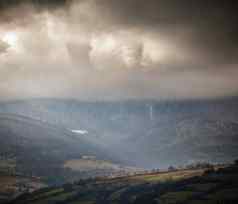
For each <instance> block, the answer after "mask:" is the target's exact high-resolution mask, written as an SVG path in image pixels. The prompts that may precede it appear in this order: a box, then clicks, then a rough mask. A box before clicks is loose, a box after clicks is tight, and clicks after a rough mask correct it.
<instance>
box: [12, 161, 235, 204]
mask: <svg viewBox="0 0 238 204" xmlns="http://www.w3.org/2000/svg"><path fill="white" fill-rule="evenodd" d="M13 203H17V204H21V203H24V204H27V203H31V204H47V203H51V204H52V203H57V204H60V203H61V204H62V203H67V204H96V203H103V204H109V203H112V204H118V203H123V204H130V203H135V204H140V203H148V204H149V203H152V204H153V203H154V204H155V203H162V204H180V203H182V204H186V203H189V204H190V203H191V204H200V203H201V204H203V203H205V204H206V203H207V204H217V203H238V166H235V165H232V166H230V167H226V168H224V169H218V170H216V171H213V172H209V173H208V172H207V173H204V171H202V170H187V171H182V170H181V171H175V172H165V173H154V174H144V175H137V176H131V177H124V178H115V179H96V180H87V181H81V182H79V183H78V184H74V185H65V186H64V188H54V189H53V188H51V189H45V190H44V189H43V190H40V191H38V192H35V193H32V194H30V195H25V196H22V197H19V198H18V199H17V200H16V201H15V202H13Z"/></svg>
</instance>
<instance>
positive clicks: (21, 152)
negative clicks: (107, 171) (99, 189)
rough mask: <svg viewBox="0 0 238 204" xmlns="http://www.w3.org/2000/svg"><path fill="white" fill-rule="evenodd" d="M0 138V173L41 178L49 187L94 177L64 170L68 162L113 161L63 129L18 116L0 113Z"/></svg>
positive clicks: (101, 150) (106, 154)
mask: <svg viewBox="0 0 238 204" xmlns="http://www.w3.org/2000/svg"><path fill="white" fill-rule="evenodd" d="M0 136H1V137H0V167H1V168H0V173H1V172H2V173H4V174H11V175H12V174H16V175H23V176H36V177H41V178H43V179H44V181H46V182H47V183H49V184H57V183H63V182H65V181H67V180H71V179H72V178H73V177H76V178H84V177H88V176H93V175H90V174H88V173H87V172H85V175H84V173H83V172H81V171H72V170H71V169H70V168H65V167H64V164H65V162H67V161H68V160H72V159H81V158H82V157H83V156H84V155H95V156H96V159H98V160H100V159H101V160H108V161H112V160H113V158H114V157H113V156H112V154H110V155H109V154H108V153H107V152H106V151H105V150H103V149H101V148H99V147H97V146H95V145H93V144H91V143H90V142H88V141H87V140H86V139H85V138H83V137H80V136H79V135H76V134H74V133H72V132H71V131H69V130H67V129H66V128H63V127H60V126H57V125H52V124H50V123H47V122H43V121H41V120H36V119H32V118H29V117H25V116H24V117H23V116H20V115H13V114H0ZM8 163H9V164H11V165H8ZM89 169H90V168H88V169H87V170H89ZM101 173H103V169H102V172H101Z"/></svg>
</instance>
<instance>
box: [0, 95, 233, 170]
mask: <svg viewBox="0 0 238 204" xmlns="http://www.w3.org/2000/svg"><path fill="white" fill-rule="evenodd" d="M0 113H7V114H9V113H11V114H20V115H24V116H27V117H31V118H34V119H38V120H41V121H44V122H46V123H50V124H54V125H56V126H57V127H64V128H65V129H67V130H86V131H87V132H88V134H82V135H79V134H78V135H77V136H78V137H80V138H82V139H85V140H86V141H88V142H89V143H90V144H93V145H94V146H96V147H99V148H102V149H106V150H107V151H108V152H110V154H111V153H113V154H115V155H116V156H118V157H119V159H120V160H121V161H122V162H124V163H125V164H129V165H137V166H140V167H149V168H151V167H167V166H169V165H171V164H178V165H183V164H187V163H190V162H196V161H199V160H203V161H213V162H223V161H224V162H225V161H233V160H234V159H235V158H236V157H237V156H238V139H237V138H238V125H237V124H238V123H237V122H238V98H236V97H233V98H225V99H214V100H197V101H196V100H193V101H168V102H165V101H164V102H159V101H154V100H151V101H149V100H147V101H136V100H134V101H133V100H131V101H118V102H82V101H77V100H61V99H32V100H25V101H12V102H8V103H4V102H2V103H0ZM70 134H71V133H70Z"/></svg>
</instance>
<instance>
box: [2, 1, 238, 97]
mask: <svg viewBox="0 0 238 204" xmlns="http://www.w3.org/2000/svg"><path fill="white" fill-rule="evenodd" d="M7 2H8V3H0V9H1V12H0V13H1V14H0V25H1V26H0V96H1V98H2V99H16V98H29V97H73V98H78V99H80V100H121V99H122V100H123V99H131V98H136V99H146V98H153V99H158V100H159V99H174V98H176V99H184V98H214V97H224V96H230V95H237V94H238V80H236V78H237V76H238V69H237V68H238V67H237V59H238V58H237V55H238V49H237V47H238V46H237V45H238V39H237V36H238V29H237V26H236V22H237V20H238V19H237V18H238V17H237V15H236V9H237V3H236V1H229V2H227V1H193V0H190V1H188V0H180V1H170V0H166V1H165V0H149V1H142V0H127V1H126V0H121V1H116V0H100V1H99V0H80V1H73V0H68V1H67V0H64V1H63V0H62V1H34V0H32V1H30V0H28V1H27V0H24V1H14V0H10V1H7ZM47 2H48V3H47ZM49 2H50V3H49Z"/></svg>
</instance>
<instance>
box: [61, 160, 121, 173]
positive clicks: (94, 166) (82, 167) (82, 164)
mask: <svg viewBox="0 0 238 204" xmlns="http://www.w3.org/2000/svg"><path fill="white" fill-rule="evenodd" d="M64 167H65V168H70V169H72V170H74V171H87V170H98V169H101V170H103V169H114V170H119V169H120V167H119V166H118V165H116V164H113V163H111V162H108V161H102V160H94V159H93V160H92V159H73V160H68V161H66V162H65V164H64Z"/></svg>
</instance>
